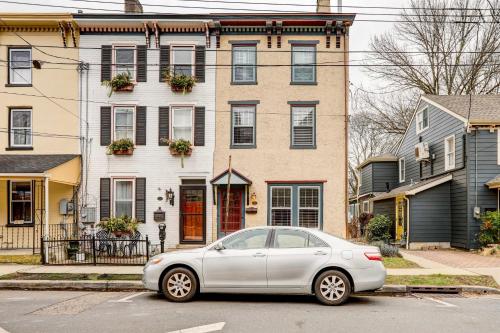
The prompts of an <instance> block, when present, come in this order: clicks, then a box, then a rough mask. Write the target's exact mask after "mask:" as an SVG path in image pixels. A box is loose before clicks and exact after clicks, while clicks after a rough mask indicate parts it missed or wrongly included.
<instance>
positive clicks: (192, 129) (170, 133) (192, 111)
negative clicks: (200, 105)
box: [169, 104, 195, 144]
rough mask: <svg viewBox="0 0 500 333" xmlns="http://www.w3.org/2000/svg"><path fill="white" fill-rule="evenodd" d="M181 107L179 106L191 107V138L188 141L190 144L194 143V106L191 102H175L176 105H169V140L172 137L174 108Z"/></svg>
mask: <svg viewBox="0 0 500 333" xmlns="http://www.w3.org/2000/svg"><path fill="white" fill-rule="evenodd" d="M176 108H178V109H181V108H191V139H190V140H189V142H191V144H193V143H194V108H195V106H194V105H193V104H187V105H186V104H184V105H182V104H176V105H170V117H169V118H170V130H169V136H170V140H173V139H174V117H175V112H174V109H176Z"/></svg>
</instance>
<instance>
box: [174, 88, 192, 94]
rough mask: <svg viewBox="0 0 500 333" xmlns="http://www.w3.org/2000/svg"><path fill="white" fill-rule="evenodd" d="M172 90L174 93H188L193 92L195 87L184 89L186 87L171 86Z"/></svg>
mask: <svg viewBox="0 0 500 333" xmlns="http://www.w3.org/2000/svg"><path fill="white" fill-rule="evenodd" d="M170 88H171V89H172V91H173V92H174V93H188V92H191V91H193V87H187V88H185V89H184V87H177V86H170Z"/></svg>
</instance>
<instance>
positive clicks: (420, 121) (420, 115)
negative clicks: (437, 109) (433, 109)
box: [416, 108, 429, 134]
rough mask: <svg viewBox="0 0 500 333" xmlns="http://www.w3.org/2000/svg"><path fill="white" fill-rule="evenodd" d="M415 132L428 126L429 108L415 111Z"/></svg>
mask: <svg viewBox="0 0 500 333" xmlns="http://www.w3.org/2000/svg"><path fill="white" fill-rule="evenodd" d="M416 118H417V119H416V120H417V122H416V124H417V134H418V133H420V132H422V131H423V130H425V129H427V128H429V109H427V108H425V109H422V110H420V111H418V112H417V117H416Z"/></svg>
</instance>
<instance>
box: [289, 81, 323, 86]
mask: <svg viewBox="0 0 500 333" xmlns="http://www.w3.org/2000/svg"><path fill="white" fill-rule="evenodd" d="M290 85H291V86H317V85H318V82H316V81H314V82H294V81H291V82H290Z"/></svg>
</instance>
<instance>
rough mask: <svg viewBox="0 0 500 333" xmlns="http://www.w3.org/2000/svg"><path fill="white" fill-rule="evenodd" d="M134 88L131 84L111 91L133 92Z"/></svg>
mask: <svg viewBox="0 0 500 333" xmlns="http://www.w3.org/2000/svg"><path fill="white" fill-rule="evenodd" d="M134 87H135V85H134V84H133V83H131V84H129V85H126V86H123V87H117V88H113V91H115V92H116V91H134Z"/></svg>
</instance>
